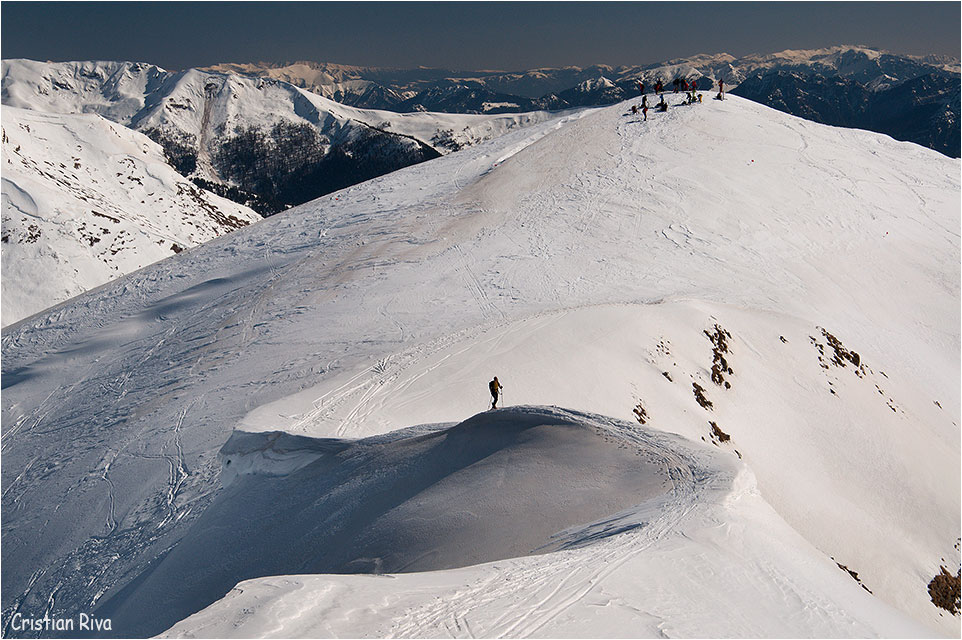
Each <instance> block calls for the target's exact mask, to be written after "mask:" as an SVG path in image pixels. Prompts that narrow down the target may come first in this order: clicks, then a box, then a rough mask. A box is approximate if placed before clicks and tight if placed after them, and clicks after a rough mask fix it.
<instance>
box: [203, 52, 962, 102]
mask: <svg viewBox="0 0 962 640" xmlns="http://www.w3.org/2000/svg"><path fill="white" fill-rule="evenodd" d="M786 68H794V69H798V68H807V69H809V70H811V71H816V72H819V73H822V74H824V75H829V74H830V75H840V76H846V77H848V76H855V79H861V80H864V79H866V78H869V76H871V77H872V78H874V77H875V76H877V75H878V74H880V73H886V74H890V75H892V76H895V77H898V79H899V80H898V81H904V80H908V79H910V78H913V77H916V76H918V75H922V74H924V73H926V72H927V70H931V69H933V68H935V69H939V70H943V71H947V72H951V73H956V74H957V73H959V71H960V68H959V61H958V60H954V61H949V60H946V59H944V58H938V59H933V58H932V57H919V56H908V55H902V54H893V53H889V52H885V51H880V50H877V49H872V48H869V47H861V46H853V45H838V46H834V47H826V48H823V49H809V50H786V51H781V52H777V53H771V54H750V55H746V56H741V57H735V56H732V55H730V54H728V53H718V54H699V55H695V56H690V57H685V58H677V59H673V60H668V61H664V62H656V63H652V64H647V65H624V66H610V65H593V66H590V67H563V68H540V69H531V70H527V71H512V72H508V71H455V70H450V69H384V68H372V67H352V66H347V65H335V64H330V63H324V62H310V61H300V62H296V63H291V64H277V63H243V64H240V63H224V64H217V65H212V66H210V67H205V69H207V70H210V71H217V72H221V73H236V74H240V75H248V76H253V77H266V78H275V79H278V80H283V81H285V82H289V83H291V84H294V85H297V86H299V87H301V88H304V89H307V90H308V91H312V92H314V93H317V94H319V95H323V96H325V97H328V98H332V99H335V100H339V101H347V102H350V103H352V104H354V103H356V102H354V101H355V100H357V98H358V97H359V96H360V95H361V93H362V92H366V91H368V90H369V89H370V88H371V86H372V85H376V84H380V85H383V87H384V88H386V89H388V90H389V91H390V92H392V95H394V96H395V99H396V101H397V102H402V101H403V100H407V99H410V98H413V97H414V96H416V95H417V94H418V93H420V92H422V91H425V90H427V89H428V88H430V87H431V86H435V85H437V84H438V83H439V82H450V81H458V80H461V81H474V82H479V83H481V84H483V85H484V86H486V87H488V88H489V89H490V90H491V91H495V92H500V93H508V94H515V95H517V96H522V97H525V98H532V99H538V98H544V97H546V96H547V95H548V94H552V93H553V94H557V93H560V92H562V91H564V90H566V89H571V88H572V87H575V86H577V85H579V84H581V83H583V82H585V81H589V80H598V79H599V78H605V79H607V80H608V81H611V82H615V83H628V84H629V86H631V87H633V86H634V83H635V81H636V80H639V79H641V80H645V81H646V82H654V81H655V80H657V79H659V78H661V79H662V80H663V81H665V82H670V81H671V79H672V78H674V77H676V76H680V77H685V78H692V77H699V76H706V77H708V78H711V79H713V80H718V79H719V78H722V79H724V80H725V82H726V83H728V85H729V86H732V87H734V86H735V85H737V84H738V83H739V82H741V81H742V80H743V79H745V78H746V77H748V76H750V75H754V74H756V73H760V72H765V71H770V70H775V69H783V70H784V69H786ZM920 70H922V71H921V72H920ZM358 90H360V92H358ZM371 106H374V105H371ZM378 107H379V108H390V105H388V104H380V105H378Z"/></svg>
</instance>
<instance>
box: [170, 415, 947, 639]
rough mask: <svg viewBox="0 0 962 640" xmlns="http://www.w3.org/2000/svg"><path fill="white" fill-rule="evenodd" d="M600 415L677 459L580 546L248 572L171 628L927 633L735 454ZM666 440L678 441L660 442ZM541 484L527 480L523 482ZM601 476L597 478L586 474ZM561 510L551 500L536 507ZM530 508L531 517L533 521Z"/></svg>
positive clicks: (256, 633) (292, 632)
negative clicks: (335, 568) (761, 488)
mask: <svg viewBox="0 0 962 640" xmlns="http://www.w3.org/2000/svg"><path fill="white" fill-rule="evenodd" d="M519 411H523V409H519V408H512V409H508V410H501V411H498V412H497V415H498V420H499V421H504V422H502V425H503V424H508V425H510V424H511V423H512V422H514V421H515V420H517V417H518V415H519ZM578 417H579V418H580V419H584V418H585V416H578ZM599 420H600V421H601V423H602V424H603V425H604V426H605V428H606V430H610V431H609V434H611V435H612V436H615V437H614V438H612V439H611V440H610V441H609V444H608V445H606V446H611V445H614V444H617V443H618V442H619V440H622V438H625V437H627V438H628V441H629V442H631V441H634V442H635V444H633V445H632V448H633V447H634V446H637V444H638V443H639V441H640V442H641V443H644V444H642V447H643V448H644V449H648V450H649V456H650V455H651V453H655V452H658V453H657V455H656V457H660V456H661V455H664V454H666V453H667V454H669V455H668V456H666V457H665V458H664V459H665V461H666V462H669V465H667V466H666V467H665V468H664V469H662V471H661V473H659V474H658V475H660V476H662V477H663V476H664V474H665V472H666V471H667V472H669V473H670V475H671V477H672V489H671V492H670V493H669V494H667V495H666V496H665V498H664V499H662V500H657V501H655V502H654V503H653V504H649V505H642V506H641V507H640V508H634V509H631V510H628V511H626V512H623V513H622V514H620V517H619V518H617V519H613V520H612V521H610V522H607V523H606V522H602V523H599V525H596V526H594V527H589V528H586V529H582V530H577V529H572V530H569V537H571V538H573V540H574V541H577V542H578V544H569V545H566V546H565V548H563V549H561V550H558V551H555V552H553V553H550V554H546V555H539V556H534V557H526V558H525V557H522V558H510V559H505V560H499V561H493V562H488V563H485V564H480V565H474V566H469V567H464V568H458V569H451V570H444V571H431V572H418V573H402V574H392V575H373V576H372V575H319V576H303V575H301V576H291V575H288V576H277V577H270V578H261V579H258V580H250V581H245V582H241V583H240V584H238V585H237V586H236V587H235V588H234V589H233V590H232V591H231V592H230V593H229V594H228V595H227V596H226V597H225V598H223V599H222V600H220V601H219V602H217V603H216V604H214V605H212V606H210V607H208V608H207V609H205V610H204V611H201V612H200V613H197V614H195V615H193V616H191V617H189V618H187V619H186V620H184V621H182V622H180V623H179V624H177V625H175V626H174V627H173V628H172V629H170V630H168V631H167V632H165V633H164V634H162V637H345V636H349V637H405V638H407V637H548V638H551V637H666V636H667V637H733V636H734V637H751V636H757V637H793V636H796V635H799V634H800V633H801V631H800V630H804V633H805V634H806V635H810V636H812V637H872V636H891V637H925V636H927V635H928V634H929V633H928V631H927V630H926V629H925V628H924V627H922V626H920V625H918V624H917V623H914V622H913V621H910V620H909V619H908V618H906V617H904V616H902V615H900V614H899V613H897V612H895V611H893V610H892V609H890V608H888V607H886V606H885V605H884V604H882V603H881V602H880V601H878V600H877V599H875V598H873V597H871V596H870V595H869V594H868V593H867V592H866V591H864V590H863V589H861V588H860V587H859V586H858V585H856V583H855V582H853V581H852V580H851V579H850V578H849V577H848V575H847V574H844V573H843V572H841V571H839V570H838V567H837V566H835V564H834V563H833V562H832V561H831V560H829V559H828V558H825V557H823V556H820V554H819V553H818V552H817V551H815V550H814V549H812V548H811V546H810V545H809V543H808V542H807V541H805V540H804V539H802V538H801V537H800V536H799V535H798V534H797V533H796V532H795V531H793V530H792V529H791V528H790V527H788V526H787V525H786V524H785V522H784V521H783V520H781V518H779V517H778V515H777V514H776V513H775V512H774V511H773V510H772V508H771V507H770V506H769V505H768V504H767V503H765V502H764V500H762V499H761V497H760V496H759V494H758V492H757V489H756V487H755V486H754V482H753V478H752V476H751V473H750V472H749V471H748V470H747V468H746V467H744V466H743V465H740V464H738V463H737V461H736V460H735V458H734V457H732V456H729V455H726V454H724V453H722V452H720V451H718V450H714V451H713V450H712V448H711V447H706V446H698V445H692V444H690V443H685V441H684V440H681V439H675V438H673V437H671V436H665V435H656V433H657V432H652V431H649V430H646V429H643V428H639V426H638V425H637V424H635V425H634V426H632V425H631V424H630V423H623V422H618V421H614V420H610V419H600V418H598V417H596V416H592V417H590V422H596V421H599ZM656 443H659V444H660V443H664V444H668V445H669V448H668V449H666V450H661V451H658V449H657V448H656V449H651V447H652V445H655V444H656ZM619 446H623V445H619ZM595 451H597V452H599V453H600V450H598V449H595ZM676 456H678V457H676ZM603 458H607V456H603ZM602 466H604V459H603V460H602ZM537 478H539V476H538V475H537V474H530V473H529V474H526V476H525V479H526V480H527V483H528V484H530V483H532V482H536V481H537V480H536V479H537ZM593 478H597V475H596V474H595V473H591V472H589V473H587V474H586V478H585V480H586V481H590V480H591V479H593ZM547 493H548V495H551V496H553V495H554V494H553V492H551V491H550V490H549V491H548V492H547ZM456 504H460V503H453V504H450V503H449V505H448V506H449V508H454V509H457V506H455V505H456ZM559 506H561V505H557V504H555V503H554V502H551V501H546V504H545V505H540V506H539V507H537V508H536V510H535V512H534V513H537V511H538V510H540V511H544V510H546V509H547V510H548V511H553V510H555V509H556V508H557V507H559ZM531 515H533V514H530V515H525V516H523V518H522V520H523V522H524V523H525V524H527V523H528V521H529V519H530V517H531ZM499 537H500V536H499Z"/></svg>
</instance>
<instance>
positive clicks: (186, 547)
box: [2, 95, 962, 637]
mask: <svg viewBox="0 0 962 640" xmlns="http://www.w3.org/2000/svg"><path fill="white" fill-rule="evenodd" d="M706 97H708V96H706ZM668 100H669V102H670V103H671V104H672V105H673V106H672V108H671V109H670V110H669V111H668V112H667V113H665V114H663V113H653V112H652V113H649V118H648V121H647V122H644V121H641V120H640V118H639V117H636V116H630V115H628V107H629V104H628V103H624V104H620V105H615V106H612V107H608V108H603V109H595V110H586V111H583V112H579V113H574V114H564V115H563V116H559V117H558V118H556V119H554V120H551V121H547V122H542V123H537V124H533V125H531V126H530V127H528V128H526V129H524V130H516V131H513V132H510V133H507V134H505V135H504V136H502V137H499V138H497V139H495V140H492V141H490V142H487V143H484V144H480V145H478V146H475V147H472V148H469V149H465V150H462V151H460V152H457V153H452V154H450V155H447V156H444V157H442V158H438V159H436V160H432V161H430V162H427V163H424V164H420V165H417V166H414V167H409V168H408V169H405V170H402V171H399V172H396V173H393V174H390V175H387V176H383V177H381V178H378V179H375V180H372V181H370V182H367V183H364V184H361V185H356V186H354V187H351V188H349V189H346V190H344V191H341V192H338V193H335V194H332V195H330V196H326V197H324V198H321V199H319V200H316V201H314V202H311V203H308V204H305V205H302V206H300V207H297V208H295V209H292V210H290V211H288V212H286V213H284V214H281V215H278V216H275V217H272V218H270V219H267V220H264V221H262V222H258V223H257V224H254V225H251V226H249V227H246V228H244V229H241V230H238V231H236V232H233V233H231V234H230V235H228V236H225V237H222V238H218V239H215V240H212V241H211V242H208V243H207V244H205V245H203V246H200V247H196V248H193V249H190V250H187V251H184V252H182V253H180V254H178V255H176V256H174V257H172V258H169V259H167V260H164V261H163V262H160V263H158V264H155V265H152V266H149V267H147V268H145V269H142V270H140V271H138V272H136V273H134V274H131V275H130V276H127V277H125V278H123V279H121V280H119V281H117V282H114V283H110V284H108V285H106V286H104V287H102V288H100V289H98V290H96V291H93V292H90V293H88V294H85V295H83V296H81V297H79V298H76V299H74V300H72V301H70V302H69V303H66V304H63V305H60V306H58V307H56V308H54V309H52V310H50V311H48V312H45V313H43V314H40V315H37V316H35V317H33V318H30V319H28V320H26V321H24V322H20V323H17V324H15V325H13V326H11V327H7V328H6V329H5V330H4V332H3V354H4V359H3V387H4V388H3V441H2V451H3V463H4V464H3V516H4V517H3V541H4V544H3V551H2V553H3V565H2V572H3V575H2V578H3V585H4V586H3V603H2V604H3V611H4V624H5V628H4V632H5V634H7V635H21V634H17V633H11V628H10V620H11V618H12V616H13V615H14V614H15V613H19V614H21V615H22V616H32V617H42V615H43V614H44V613H49V614H51V615H59V616H62V617H70V616H76V615H78V614H79V612H90V613H93V614H95V615H98V616H100V617H110V618H111V619H112V620H113V621H114V624H113V631H112V633H113V634H114V635H117V636H132V635H133V636H146V635H154V634H161V633H163V634H164V635H165V636H172V637H197V636H203V637H215V636H216V637H250V636H254V637H261V636H265V637H266V636H272V637H302V636H307V637H312V636H352V637H369V636H388V635H390V636H403V637H441V636H484V637H491V636H501V635H504V636H509V637H526V636H533V637H584V636H589V637H617V636H633V637H639V636H660V635H665V636H677V637H692V636H695V637H699V636H700V637H748V636H773V637H775V636H777V637H803V636H805V637H812V636H815V637H866V636H885V637H930V636H933V635H942V636H958V635H959V633H960V625H959V617H958V616H957V615H956V616H953V615H951V614H950V613H949V612H947V611H944V610H942V609H939V608H937V607H936V606H935V605H934V604H933V603H932V601H931V599H930V597H929V594H928V591H927V585H928V583H929V581H930V580H931V579H932V578H933V577H934V576H935V575H937V574H938V573H939V571H940V567H943V566H944V567H946V568H947V569H948V571H949V572H950V573H952V574H953V575H955V573H956V572H957V571H958V567H959V538H960V524H959V523H960V489H959V485H960V483H959V480H960V475H962V473H960V455H959V453H960V442H959V417H960V382H962V381H960V337H959V326H960V295H959V284H960V248H959V237H960V235H959V222H960V220H959V216H960V178H959V175H960V172H959V168H960V167H959V161H958V160H952V159H949V158H946V157H945V156H942V155H941V154H939V153H937V152H934V151H930V150H927V149H924V148H921V147H918V146H915V145H912V144H909V143H899V142H895V141H893V140H891V139H889V138H887V137H885V136H882V135H877V134H872V133H868V132H863V131H855V130H844V129H836V128H832V127H827V126H822V125H818V124H814V123H810V122H806V121H803V120H800V119H798V118H794V117H791V116H788V115H785V114H782V113H780V112H777V111H774V110H772V109H768V108H766V107H764V106H761V105H758V104H755V103H752V102H749V101H747V100H742V99H739V98H736V97H729V98H728V99H726V100H725V101H715V100H706V102H705V103H703V104H696V105H691V106H684V105H680V104H677V103H679V102H680V101H681V96H680V95H678V96H676V95H669V96H668ZM494 375H497V376H498V377H499V379H500V380H501V381H502V383H503V384H504V387H505V389H504V391H505V397H504V403H505V405H506V407H507V408H504V409H499V410H497V411H493V412H485V409H487V407H488V406H489V403H490V399H489V396H488V394H487V387H486V384H487V381H488V380H490V379H491V377H492V376H494ZM228 463H229V464H228ZM382 572H384V573H382ZM238 583H239V584H238ZM235 585H236V586H235Z"/></svg>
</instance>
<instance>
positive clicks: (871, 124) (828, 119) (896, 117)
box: [211, 45, 962, 157]
mask: <svg viewBox="0 0 962 640" xmlns="http://www.w3.org/2000/svg"><path fill="white" fill-rule="evenodd" d="M211 69H217V70H231V71H233V72H236V73H243V74H247V75H252V76H260V77H275V78H283V79H284V80H286V81H288V82H291V83H292V84H296V85H297V86H300V87H304V88H306V89H308V90H310V91H313V92H315V93H319V94H321V95H324V96H327V97H330V98H332V99H334V100H338V101H342V102H345V103H347V104H352V105H357V106H367V107H376V108H381V109H392V110H395V111H402V112H403V111H454V112H465V113H471V112H480V111H484V110H486V109H488V108H491V107H490V105H497V107H496V108H497V109H498V110H501V111H518V112H521V111H530V110H534V109H538V108H542V109H560V108H569V107H574V106H586V105H601V104H611V103H614V102H619V101H621V100H625V99H627V98H630V97H632V96H636V95H637V93H638V87H637V83H638V81H643V82H645V83H646V84H647V86H648V90H649V91H651V89H652V87H653V86H654V83H655V82H656V81H658V80H661V81H663V82H664V83H665V84H666V86H670V84H671V81H672V80H673V79H674V78H684V79H687V80H689V81H694V80H697V81H698V86H699V88H700V89H703V90H704V89H709V88H711V86H712V83H716V85H715V86H717V81H718V80H724V81H725V83H726V85H727V87H728V88H735V87H737V86H738V85H741V84H742V83H743V82H744V81H745V80H751V81H752V83H751V84H752V85H753V86H745V87H742V88H739V89H736V92H738V93H739V95H743V96H744V97H747V98H750V99H752V100H755V101H756V102H762V103H763V104H767V105H768V106H773V107H775V108H778V109H781V110H782V111H786V112H787V113H791V114H793V115H797V116H800V117H803V118H806V119H810V120H814V121H816V122H824V123H826V124H834V125H840V126H851V127H858V128H861V129H868V130H870V131H877V132H879V133H885V134H888V135H891V136H893V137H895V138H896V139H897V140H909V141H911V142H916V143H918V144H922V145H924V146H927V147H929V148H930V149H936V150H937V151H940V152H942V153H946V154H947V155H949V156H951V157H958V156H959V151H958V149H959V120H960V118H962V114H960V109H962V106H960V100H959V91H958V86H959V63H958V60H954V61H951V60H947V59H946V58H944V57H932V56H926V57H919V56H906V55H898V54H893V53H888V52H885V51H879V50H876V49H871V48H868V47H861V46H850V45H840V46H835V47H827V48H824V49H813V50H786V51H781V52H778V53H772V54H765V55H761V54H752V55H747V56H742V57H739V58H736V57H734V56H731V55H729V54H727V53H721V54H712V55H708V54H702V55H697V56H691V57H687V58H678V59H673V60H669V61H666V62H658V63H653V64H649V65H640V66H621V67H611V66H605V65H596V66H593V67H587V68H583V69H582V68H578V67H566V68H563V69H535V70H531V71H526V72H515V73H507V72H494V71H490V72H456V71H444V70H438V69H429V70H404V71H400V70H396V71H392V70H389V69H370V68H359V67H351V68H347V67H338V66H336V65H333V66H332V65H326V64H322V63H307V62H300V63H297V64H294V65H271V64H261V65H250V64H248V65H232V64H226V65H215V66H214V67H211ZM785 76H798V77H804V78H806V79H807V83H805V84H804V86H802V85H800V84H799V83H790V82H780V83H778V92H777V93H773V92H771V91H761V90H759V89H758V88H757V85H758V83H759V82H761V83H763V84H765V83H767V84H772V83H773V79H782V78H784V77H785ZM759 79H761V80H759ZM709 80H710V81H711V82H709ZM910 84H911V85H912V86H908V85H910ZM599 85H605V86H603V87H602V88H601V89H599ZM837 85H843V87H844V90H843V91H839V90H838V86H837ZM882 94H885V95H882ZM867 102H871V103H872V104H871V109H868V107H867V106H866V105H865V104H864V103H867ZM869 111H870V112H869Z"/></svg>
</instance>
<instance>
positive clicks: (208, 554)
mask: <svg viewBox="0 0 962 640" xmlns="http://www.w3.org/2000/svg"><path fill="white" fill-rule="evenodd" d="M221 458H222V460H223V464H224V468H225V473H226V474H227V475H228V476H230V475H232V472H233V471H235V470H236V469H237V468H239V467H243V471H242V472H241V473H240V474H239V475H236V476H234V477H233V478H232V479H231V480H229V487H228V488H227V489H226V490H225V491H223V492H222V493H221V494H220V495H219V496H218V498H217V499H216V500H215V501H214V503H213V504H212V505H211V506H210V507H209V508H208V509H207V510H206V511H205V512H204V515H203V516H202V517H201V518H199V519H198V521H197V524H196V525H195V526H194V527H193V529H192V531H191V532H190V533H189V534H188V535H187V536H185V537H184V539H183V540H181V541H180V543H179V544H178V545H177V546H176V547H175V548H174V549H172V550H171V551H170V553H168V554H167V555H166V556H164V557H163V559H161V560H160V561H159V562H158V564H157V565H156V566H155V567H151V568H150V569H149V570H148V571H147V572H146V574H145V575H144V576H141V577H140V578H138V579H136V580H135V583H136V585H137V586H136V587H135V588H133V589H130V590H125V591H124V592H122V593H121V594H120V595H118V596H117V597H115V598H114V599H113V600H112V601H108V602H106V603H104V605H103V606H102V607H101V608H100V609H99V612H100V615H102V616H106V617H110V618H112V619H113V621H114V624H115V625H118V626H119V627H121V628H123V629H125V631H126V632H127V633H129V634H132V635H135V636H136V635H141V634H143V633H145V632H150V631H151V630H155V629H162V628H166V627H167V626H170V625H171V624H173V623H174V622H176V621H178V620H180V619H181V618H184V617H186V616H187V615H189V614H191V613H194V612H195V611H196V610H197V609H198V608H199V606H200V605H204V604H207V603H210V602H213V601H214V600H216V599H218V598H220V597H222V596H224V595H225V594H226V593H227V592H228V591H230V589H231V588H232V587H233V586H234V585H235V584H236V583H237V582H239V581H240V580H243V579H247V578H251V577H258V576H265V575H278V574H281V575H283V574H292V573H377V574H380V573H397V572H413V571H432V570H438V569H449V568H453V567H462V566H467V565H472V564H480V563H484V562H489V561H492V560H499V559H504V558H511V557H517V556H524V555H529V554H534V553H547V552H550V551H554V550H558V549H562V548H573V547H577V546H579V545H584V544H588V543H590V542H593V541H597V540H601V539H603V538H605V537H607V536H610V535H614V534H617V533H621V532H624V531H627V530H631V529H633V528H637V527H644V526H646V525H647V524H648V523H649V522H650V521H652V520H658V519H661V518H664V517H667V516H669V515H673V514H672V513H670V512H672V511H677V510H680V509H682V508H683V505H685V504H688V503H690V502H691V501H692V500H693V496H694V491H695V478H696V477H698V476H705V475H706V474H709V473H721V474H722V475H724V474H725V473H728V474H730V473H731V471H730V467H731V465H730V464H728V463H727V462H725V461H724V460H722V461H721V462H719V461H717V460H716V461H714V462H713V463H712V462H711V458H710V457H708V456H706V455H705V454H704V453H702V454H701V460H698V459H697V458H695V457H694V456H693V454H692V452H691V449H690V447H689V446H687V445H685V444H684V440H683V439H681V438H678V437H669V436H664V435H657V434H653V433H651V432H645V431H643V430H640V429H637V428H633V427H632V426H631V425H630V424H626V423H618V422H615V421H611V420H607V419H604V418H601V417H600V416H588V415H584V414H577V413H571V412H568V411H563V410H559V409H550V408H524V407H514V408H511V409H504V410H497V411H491V412H487V413H482V414H479V415H476V416H474V417H473V418H471V419H469V420H467V421H465V422H463V423H461V424H458V425H454V426H450V425H448V426H434V427H416V428H411V429H405V430H400V431H396V432H392V433H390V434H387V435H384V436H377V437H373V438H366V439H362V440H356V441H345V440H337V439H312V438H305V437H296V436H288V435H285V434H279V433H274V434H245V433H235V434H234V435H233V437H232V438H231V439H230V440H229V441H228V442H227V444H226V445H225V446H224V448H223V450H222V452H221ZM292 460H297V463H296V464H291V462H292ZM706 462H708V463H710V464H711V466H712V467H714V468H717V469H711V470H710V469H708V468H703V467H704V465H705V464H706ZM295 467H296V468H295ZM719 470H720V471H719ZM222 477H223V476H222ZM665 510H667V511H669V513H667V514H666V513H662V512H663V511H665ZM198 558H204V559H205V562H207V563H209V564H210V566H211V567H214V568H215V569H214V570H213V571H204V572H198V571H197V559H198Z"/></svg>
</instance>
